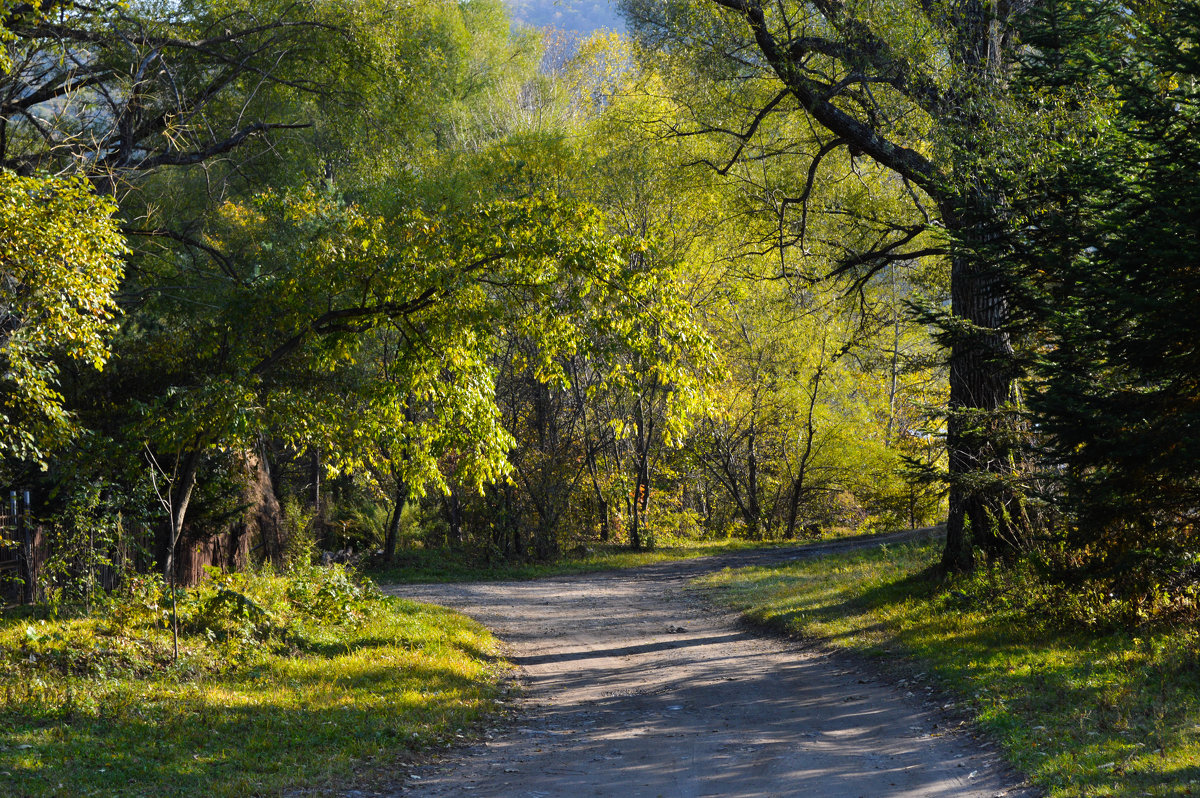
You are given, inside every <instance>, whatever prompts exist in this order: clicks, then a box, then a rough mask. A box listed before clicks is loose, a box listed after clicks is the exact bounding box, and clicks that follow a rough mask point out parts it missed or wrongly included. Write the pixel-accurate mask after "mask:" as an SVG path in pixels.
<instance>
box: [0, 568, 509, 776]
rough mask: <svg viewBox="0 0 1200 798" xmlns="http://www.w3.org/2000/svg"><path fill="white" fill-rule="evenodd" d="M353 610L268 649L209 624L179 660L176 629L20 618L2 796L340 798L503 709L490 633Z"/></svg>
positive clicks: (389, 612) (5, 708)
mask: <svg viewBox="0 0 1200 798" xmlns="http://www.w3.org/2000/svg"><path fill="white" fill-rule="evenodd" d="M243 586H249V587H252V586H253V585H251V584H250V583H247V584H246V585H243ZM264 601H265V600H264ZM272 606H273V607H274V609H275V610H276V611H279V608H278V606H275V605H272ZM354 610H355V611H354V612H353V613H352V616H353V617H352V618H351V619H349V620H347V621H346V622H338V621H337V620H333V621H330V622H328V623H324V624H320V625H321V626H322V628H321V629H320V634H300V633H299V632H296V631H294V630H295V629H299V625H295V626H294V627H293V631H292V632H290V633H289V634H288V635H286V636H283V637H279V638H272V639H270V640H265V639H264V641H260V642H257V643H256V642H251V643H244V642H238V643H236V645H235V644H234V643H233V642H231V641H230V640H228V639H226V640H220V639H217V640H213V639H210V638H211V637H212V636H211V635H208V634H205V633H203V632H200V631H196V632H195V633H193V634H190V635H188V636H187V637H185V639H184V640H183V645H182V647H181V648H182V651H181V657H180V660H179V662H178V663H177V664H170V649H171V642H170V636H169V634H168V632H167V630H166V629H165V628H164V625H163V624H161V623H154V622H150V623H145V622H138V623H133V624H129V625H120V624H117V623H114V622H113V620H112V618H111V617H110V616H106V615H104V614H101V615H100V616H98V617H96V618H92V619H87V618H79V619H73V620H65V621H53V620H41V619H37V618H33V617H28V616H25V617H18V616H17V615H15V614H14V613H11V612H10V613H8V614H7V615H6V617H3V618H2V619H0V794H2V795H4V796H13V797H14V798H16V797H17V796H86V795H96V796H197V795H203V796H251V795H253V796H270V795H281V794H283V793H284V792H285V790H289V789H297V788H303V789H305V790H307V791H308V792H306V794H314V793H315V794H322V793H329V794H332V793H333V792H335V791H336V790H339V789H341V790H344V789H346V788H347V786H349V785H353V786H356V787H360V788H361V787H362V786H363V785H368V784H371V783H373V782H385V783H386V782H388V781H394V780H397V779H398V778H402V771H401V772H398V771H397V769H396V768H397V766H399V765H402V764H403V763H404V762H405V761H406V760H408V759H410V758H411V757H412V756H413V754H414V752H420V751H425V750H428V749H430V748H433V747H440V746H443V745H446V744H449V743H450V742H451V741H454V740H456V739H459V735H464V734H466V735H469V734H470V733H471V732H472V730H478V728H479V726H480V724H481V723H482V722H484V721H485V720H486V719H487V718H488V717H489V716H491V715H492V714H494V713H495V711H496V710H497V707H498V699H499V696H500V691H501V688H500V686H499V685H500V677H501V676H502V674H503V672H504V668H505V663H504V662H503V661H502V660H500V659H499V658H498V657H497V642H496V641H495V640H494V639H493V638H492V637H491V635H490V634H489V633H487V632H486V630H484V629H483V628H482V627H480V626H478V625H477V624H475V623H474V622H472V621H470V620H468V619H466V618H464V617H462V616H460V615H457V614H455V613H452V612H450V611H448V610H444V609H441V608H437V607H431V606H427V605H419V604H415V603H412V602H407V601H404V600H401V599H395V598H383V597H379V596H377V595H374V596H369V597H367V598H365V599H361V600H358V601H356V603H355V606H354ZM276 617H281V616H279V615H278V614H277V616H276ZM313 624H314V626H315V625H317V622H316V621H314V622H313ZM76 654H77V655H78V656H76ZM231 657H232V659H231Z"/></svg>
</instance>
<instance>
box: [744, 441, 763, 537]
mask: <svg viewBox="0 0 1200 798" xmlns="http://www.w3.org/2000/svg"><path fill="white" fill-rule="evenodd" d="M746 504H747V508H746V509H747V512H746V526H748V527H749V528H750V530H749V531H750V537H751V539H753V540H761V539H762V509H761V508H760V506H759V502H758V447H757V441H756V439H755V429H754V418H753V417H751V418H750V430H749V434H748V435H747V436H746Z"/></svg>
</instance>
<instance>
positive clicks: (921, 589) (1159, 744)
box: [699, 543, 1200, 798]
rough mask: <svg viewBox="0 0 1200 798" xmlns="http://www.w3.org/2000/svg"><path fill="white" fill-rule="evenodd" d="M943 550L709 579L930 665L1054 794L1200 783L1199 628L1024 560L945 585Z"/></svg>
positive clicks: (827, 632) (733, 594)
mask: <svg viewBox="0 0 1200 798" xmlns="http://www.w3.org/2000/svg"><path fill="white" fill-rule="evenodd" d="M937 558H938V550H937V545H936V544H935V543H925V544H920V545H915V544H914V545H909V544H903V545H892V546H888V547H886V548H881V549H879V550H875V551H861V552H854V553H849V554H844V555H837V556H829V557H826V558H821V559H817V560H803V561H797V562H795V563H793V564H789V565H787V566H785V567H779V568H754V569H744V570H738V571H725V572H722V573H719V574H716V575H713V576H711V577H707V578H705V579H703V580H701V582H700V583H699V584H700V586H701V588H702V589H704V590H706V591H709V593H710V595H712V596H713V597H714V598H717V599H719V600H720V601H723V602H725V603H728V604H729V605H731V606H734V607H736V608H738V609H741V610H742V611H744V612H745V613H746V614H747V615H748V616H749V617H750V618H752V619H754V620H756V621H758V622H760V623H764V624H767V625H770V626H773V627H776V628H779V629H782V630H785V631H787V632H790V633H793V634H798V635H802V636H805V637H809V638H813V639H816V640H819V641H822V642H823V644H825V645H828V646H832V647H834V648H840V649H848V650H850V651H854V652H857V653H859V654H864V655H867V656H870V657H874V658H878V660H879V661H880V662H881V665H882V666H883V667H900V668H902V669H903V670H904V671H905V674H906V678H909V679H911V678H912V674H915V673H919V674H921V676H922V678H923V679H926V680H928V681H929V682H931V683H932V684H931V685H930V686H936V687H938V688H941V690H943V691H944V693H945V694H946V696H947V698H946V700H945V703H946V704H947V705H949V708H952V709H953V710H954V711H957V712H962V713H965V714H966V715H967V716H968V717H970V718H971V719H973V720H974V721H976V722H977V723H978V724H979V725H980V726H982V727H983V728H984V729H985V730H987V731H988V732H989V733H990V734H992V735H993V736H994V737H995V738H996V739H997V740H998V741H999V742H1000V743H1001V744H1002V746H1003V748H1004V750H1005V752H1006V754H1007V755H1008V757H1009V759H1010V760H1011V761H1012V762H1013V763H1014V764H1015V765H1016V766H1017V767H1018V768H1020V769H1021V770H1023V771H1024V772H1026V773H1028V774H1029V775H1030V777H1031V779H1032V780H1033V781H1034V782H1035V783H1037V784H1039V785H1041V786H1043V787H1045V788H1046V789H1047V791H1048V793H1049V795H1050V796H1054V797H1055V798H1076V797H1078V798H1083V797H1084V796H1114V797H1116V796H1120V797H1122V798H1124V797H1126V796H1128V797H1129V798H1132V797H1133V796H1143V795H1155V796H1167V795H1169V796H1183V795H1191V794H1193V793H1194V792H1195V793H1200V764H1198V763H1200V633H1198V632H1197V630H1196V627H1195V624H1194V623H1193V622H1187V623H1160V624H1159V625H1157V626H1150V625H1143V626H1142V627H1140V628H1139V627H1135V628H1133V629H1130V628H1128V627H1121V626H1119V625H1116V624H1114V623H1113V622H1112V617H1113V616H1111V615H1109V614H1108V613H1109V612H1110V611H1111V609H1112V608H1111V606H1110V605H1111V603H1112V602H1113V601H1114V600H1115V597H1109V596H1099V595H1093V594H1092V593H1091V592H1089V591H1087V590H1083V591H1079V590H1075V591H1068V590H1066V589H1065V588H1062V587H1052V586H1049V585H1047V584H1046V583H1045V582H1043V581H1042V580H1041V579H1040V578H1039V576H1038V571H1037V569H1036V568H1034V567H1032V566H1031V565H1029V564H1026V565H1024V566H1021V567H1017V568H1014V569H1003V570H1001V569H996V570H988V569H982V570H981V571H980V572H979V573H977V574H975V575H973V576H971V577H969V578H965V579H960V580H955V581H950V582H943V581H940V580H938V579H936V578H934V577H933V575H932V569H931V568H930V566H931V565H932V564H933V563H935V562H936V561H937ZM1088 617H1092V618H1093V619H1094V622H1092V623H1090V624H1084V623H1081V622H1080V620H1081V619H1086V618H1088ZM897 663H903V664H901V665H897Z"/></svg>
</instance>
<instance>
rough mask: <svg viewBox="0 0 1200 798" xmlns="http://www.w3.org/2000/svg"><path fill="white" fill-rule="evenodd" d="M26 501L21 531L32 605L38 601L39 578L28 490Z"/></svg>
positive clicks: (25, 494)
mask: <svg viewBox="0 0 1200 798" xmlns="http://www.w3.org/2000/svg"><path fill="white" fill-rule="evenodd" d="M24 499H25V507H24V509H25V512H24V513H22V515H21V529H22V531H23V533H24V538H23V541H22V542H23V543H24V544H25V557H26V560H25V562H26V563H28V565H27V566H26V567H27V569H28V571H29V575H28V576H29V580H28V585H29V586H28V588H27V592H28V595H29V603H30V604H32V603H33V602H35V601H37V577H38V567H37V566H38V563H37V533H36V531H35V530H34V527H33V514H32V513H31V512H30V509H29V505H30V504H31V503H32V502H31V501H30V496H29V491H28V490H25V491H24Z"/></svg>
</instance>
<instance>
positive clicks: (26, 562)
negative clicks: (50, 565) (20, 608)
mask: <svg viewBox="0 0 1200 798" xmlns="http://www.w3.org/2000/svg"><path fill="white" fill-rule="evenodd" d="M8 516H9V518H11V519H12V520H13V525H14V526H16V528H17V534H19V535H20V540H21V577H22V580H21V581H22V582H23V584H22V586H21V603H22V604H28V603H30V601H31V600H32V598H33V589H32V585H31V584H30V583H31V582H32V581H33V562H32V560H33V557H32V556H31V555H32V554H33V552H32V551H30V549H31V548H32V547H31V546H30V545H29V532H28V530H27V529H26V525H25V523H24V519H23V518H21V516H20V515H19V514H18V513H17V492H16V491H15V490H10V491H9V492H8Z"/></svg>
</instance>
